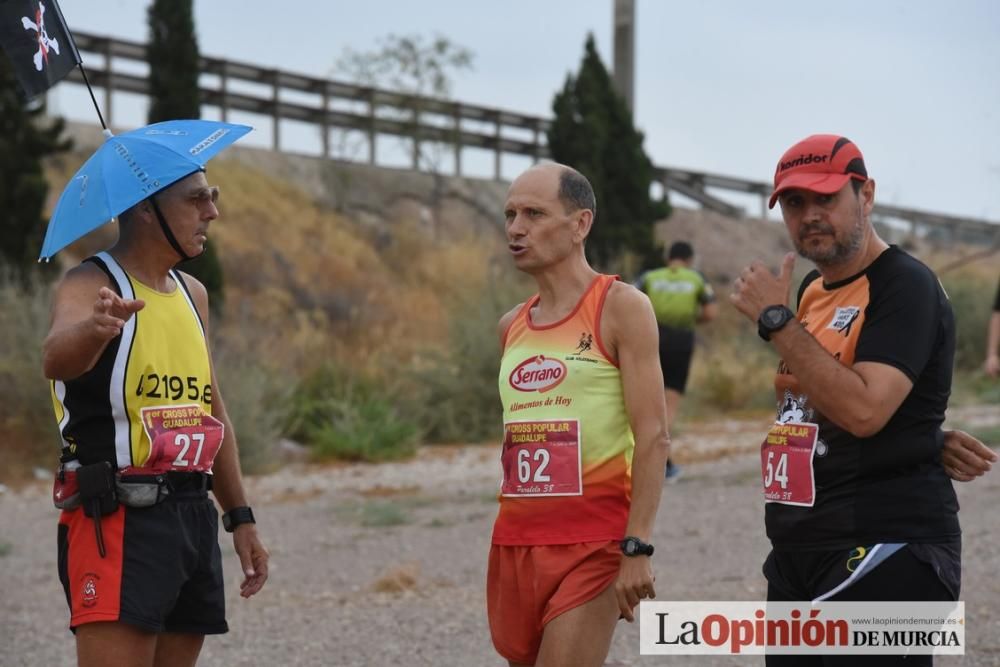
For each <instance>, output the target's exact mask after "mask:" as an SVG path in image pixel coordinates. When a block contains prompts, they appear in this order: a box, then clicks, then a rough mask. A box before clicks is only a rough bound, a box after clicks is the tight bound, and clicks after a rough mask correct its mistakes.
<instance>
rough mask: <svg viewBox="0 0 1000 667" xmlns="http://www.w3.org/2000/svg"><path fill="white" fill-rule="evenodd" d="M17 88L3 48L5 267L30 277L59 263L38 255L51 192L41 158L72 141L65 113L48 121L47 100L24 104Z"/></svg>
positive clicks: (0, 199) (0, 153)
mask: <svg viewBox="0 0 1000 667" xmlns="http://www.w3.org/2000/svg"><path fill="white" fill-rule="evenodd" d="M17 90H18V85H17V83H16V80H15V78H14V72H13V70H12V69H11V67H10V61H8V60H7V58H6V57H5V56H4V55H3V54H0V184H2V185H0V268H2V269H3V270H5V271H10V272H11V273H12V274H13V276H14V277H16V278H18V279H20V280H21V281H23V282H28V281H29V280H30V278H31V276H32V275H33V274H34V273H36V272H38V271H40V272H42V273H43V274H44V275H45V276H46V277H52V276H53V275H54V274H55V272H56V267H57V265H56V264H54V263H48V264H41V265H39V264H38V261H37V260H38V253H39V251H41V249H42V239H43V238H44V237H45V220H43V218H42V214H43V212H44V207H45V199H46V197H47V195H48V184H47V183H46V181H45V173H44V170H43V168H42V159H43V158H45V157H46V156H50V155H55V154H57V153H61V152H63V151H66V150H69V148H70V147H71V145H72V144H71V142H70V141H68V140H64V139H61V138H60V135H61V134H62V132H63V127H64V124H63V121H62V119H56V120H54V121H51V122H50V121H44V124H43V121H42V118H43V116H44V113H45V108H44V105H25V103H24V100H23V99H22V98H21V97H20V95H19V94H18V92H17ZM36 267H37V268H36Z"/></svg>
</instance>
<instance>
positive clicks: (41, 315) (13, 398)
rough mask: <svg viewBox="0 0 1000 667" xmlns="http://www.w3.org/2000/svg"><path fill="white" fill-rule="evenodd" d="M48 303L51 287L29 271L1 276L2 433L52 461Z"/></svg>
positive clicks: (54, 435)
mask: <svg viewBox="0 0 1000 667" xmlns="http://www.w3.org/2000/svg"><path fill="white" fill-rule="evenodd" d="M48 304H49V298H48V290H47V289H46V288H44V287H41V286H39V284H38V283H37V282H35V281H33V280H31V279H30V277H28V278H26V282H22V281H21V280H20V279H15V278H13V277H12V276H10V275H4V276H0V386H3V388H4V392H3V397H4V398H3V400H2V401H0V438H3V439H4V441H5V442H4V446H5V448H7V447H16V449H17V451H18V452H24V453H25V454H27V455H29V456H30V457H31V458H32V459H33V460H34V462H36V463H38V464H42V463H43V462H47V463H50V464H54V462H55V460H56V459H57V458H58V455H59V447H58V443H59V437H58V430H57V428H56V424H55V421H54V417H53V413H52V395H51V392H50V390H49V383H48V382H47V381H46V380H45V377H44V376H43V375H42V355H41V348H42V340H43V339H44V338H45V334H46V333H47V331H48V324H49V305H48ZM36 455H37V456H36ZM18 456H20V454H19V455H18ZM8 463H9V461H7V460H5V461H4V464H5V465H7V464H8ZM22 463H25V464H28V463H30V462H28V461H23V462H22Z"/></svg>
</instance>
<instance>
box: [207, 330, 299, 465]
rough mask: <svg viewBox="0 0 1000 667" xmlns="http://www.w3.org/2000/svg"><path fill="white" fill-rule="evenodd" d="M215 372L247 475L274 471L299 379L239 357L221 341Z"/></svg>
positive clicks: (217, 352)
mask: <svg viewBox="0 0 1000 667" xmlns="http://www.w3.org/2000/svg"><path fill="white" fill-rule="evenodd" d="M215 369H216V373H217V374H218V376H219V377H218V382H219V385H220V388H221V392H222V396H223V399H224V400H225V402H226V413H227V414H228V415H229V419H230V421H231V422H232V424H233V429H234V430H235V432H236V440H237V443H238V446H239V452H240V466H241V467H242V469H243V472H246V473H260V472H268V471H271V470H274V469H275V468H277V467H278V466H279V465H280V463H281V452H280V451H279V448H278V442H279V440H280V439H281V435H282V429H283V428H284V425H285V421H286V419H287V416H288V397H289V396H290V395H291V393H292V390H293V388H294V383H295V379H294V378H293V377H290V376H289V375H288V374H287V373H281V372H275V371H273V370H272V369H269V368H266V367H265V366H263V365H261V364H260V363H258V362H255V361H254V360H253V358H252V357H247V356H246V355H238V354H237V353H236V352H235V351H234V349H233V348H231V347H227V346H226V345H225V344H224V343H221V342H220V343H219V344H218V345H217V346H216V347H215Z"/></svg>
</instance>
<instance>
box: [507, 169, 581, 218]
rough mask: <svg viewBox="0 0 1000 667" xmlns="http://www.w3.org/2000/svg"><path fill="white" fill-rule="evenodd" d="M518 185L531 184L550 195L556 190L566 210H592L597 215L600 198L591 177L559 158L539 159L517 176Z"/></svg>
mask: <svg viewBox="0 0 1000 667" xmlns="http://www.w3.org/2000/svg"><path fill="white" fill-rule="evenodd" d="M515 186H521V187H527V188H530V189H532V190H535V191H536V192H538V194H543V195H547V196H552V193H553V192H555V193H556V197H557V198H558V199H559V203H561V204H562V206H563V209H564V211H565V212H566V213H574V212H576V211H579V210H581V209H582V210H587V211H590V212H591V214H592V216H593V217H595V218H596V217H597V198H596V197H595V196H594V188H593V187H591V185H590V181H588V180H587V177H586V176H584V175H583V174H581V173H580V172H578V171H577V170H576V169H574V168H573V167H570V166H568V165H565V164H559V163H558V162H539V163H538V164H536V165H534V166H532V167H530V168H529V169H527V170H526V171H524V172H523V173H522V174H521V175H520V176H518V177H517V178H516V179H514V182H513V183H512V184H511V190H514V188H515Z"/></svg>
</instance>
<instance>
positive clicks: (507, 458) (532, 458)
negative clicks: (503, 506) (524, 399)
mask: <svg viewBox="0 0 1000 667" xmlns="http://www.w3.org/2000/svg"><path fill="white" fill-rule="evenodd" d="M501 462H502V464H503V483H502V485H501V487H500V493H501V494H502V495H505V496H518V497H533V496H579V495H581V494H582V493H583V472H582V463H581V460H580V422H579V421H578V420H576V419H553V420H546V421H521V422H507V423H506V424H504V438H503V453H502V454H501Z"/></svg>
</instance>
